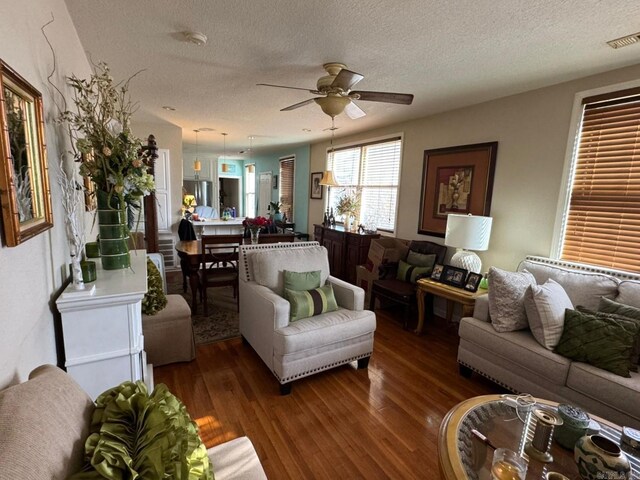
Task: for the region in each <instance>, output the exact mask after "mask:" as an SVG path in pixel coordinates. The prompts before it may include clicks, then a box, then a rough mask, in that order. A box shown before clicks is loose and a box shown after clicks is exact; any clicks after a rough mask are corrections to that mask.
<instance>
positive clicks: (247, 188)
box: [244, 164, 256, 218]
mask: <svg viewBox="0 0 640 480" xmlns="http://www.w3.org/2000/svg"><path fill="white" fill-rule="evenodd" d="M244 192H245V193H244V214H245V216H247V217H250V218H253V217H255V216H256V166H255V165H253V164H250V165H246V166H245V167H244Z"/></svg>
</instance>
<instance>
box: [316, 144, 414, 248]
mask: <svg viewBox="0 0 640 480" xmlns="http://www.w3.org/2000/svg"><path fill="white" fill-rule="evenodd" d="M394 139H398V140H399V141H400V152H399V158H398V185H397V186H396V187H395V188H396V189H397V191H396V205H395V213H394V225H393V230H388V229H381V228H378V229H377V230H378V231H379V232H381V233H382V234H383V235H385V236H393V237H395V236H396V234H397V231H398V213H399V211H400V200H401V193H400V190H401V189H400V185H401V184H402V160H403V157H404V133H403V132H398V133H388V134H385V135H381V136H379V137H373V138H364V139H362V140H357V141H352V142H348V143H340V144H336V145H333V146H329V147H327V149H326V152H325V164H324V169H325V170H328V169H329V153H330V152H331V151H332V150H334V151H335V150H346V149H350V148H357V147H366V146H368V145H373V144H377V143H385V142H389V141H392V140H394ZM362 161H363V160H362V156H361V158H360V162H361V163H360V167H362ZM332 188H340V187H332ZM329 201H330V198H329V194H328V193H327V195H326V196H325V199H324V201H323V209H322V211H323V212H324V211H326V210H327V208H328V207H329ZM336 223H338V224H340V225H341V224H342V222H336Z"/></svg>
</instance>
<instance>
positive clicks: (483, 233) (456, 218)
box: [444, 213, 493, 251]
mask: <svg viewBox="0 0 640 480" xmlns="http://www.w3.org/2000/svg"><path fill="white" fill-rule="evenodd" d="M492 222H493V218H491V217H481V216H479V215H458V214H453V213H450V214H449V215H448V216H447V230H446V233H445V237H444V244H445V245H447V246H448V247H456V248H464V249H467V250H478V251H483V250H486V249H487V248H489V237H490V236H491V224H492Z"/></svg>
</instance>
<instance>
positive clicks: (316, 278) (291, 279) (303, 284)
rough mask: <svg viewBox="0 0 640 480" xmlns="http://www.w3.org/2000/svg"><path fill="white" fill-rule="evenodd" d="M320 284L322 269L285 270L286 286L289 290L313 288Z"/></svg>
mask: <svg viewBox="0 0 640 480" xmlns="http://www.w3.org/2000/svg"><path fill="white" fill-rule="evenodd" d="M319 286H320V270H314V271H313V272H292V271H290V270H285V271H284V288H285V289H287V290H295V291H301V290H313V289H314V288H318V287H319Z"/></svg>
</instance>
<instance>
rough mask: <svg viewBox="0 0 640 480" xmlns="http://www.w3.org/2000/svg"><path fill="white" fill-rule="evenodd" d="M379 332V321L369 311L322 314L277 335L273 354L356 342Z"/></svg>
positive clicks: (303, 320) (276, 333)
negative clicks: (364, 336)
mask: <svg viewBox="0 0 640 480" xmlns="http://www.w3.org/2000/svg"><path fill="white" fill-rule="evenodd" d="M375 329H376V317H375V315H374V314H373V313H372V312H370V311H369V310H357V311H355V310H345V309H344V308H339V309H338V310H336V311H334V312H329V313H323V314H321V315H317V316H315V317H310V318H304V319H302V320H298V321H297V322H292V323H290V324H289V325H287V326H286V327H282V328H279V329H277V330H275V331H274V334H273V335H274V339H273V349H274V353H276V354H279V355H286V354H290V353H294V352H300V351H303V350H310V349H314V348H316V347H317V346H318V345H329V344H331V343H338V342H343V341H345V340H348V339H350V338H356V337H359V336H361V335H365V334H367V333H370V332H373V331H374V330H375Z"/></svg>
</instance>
